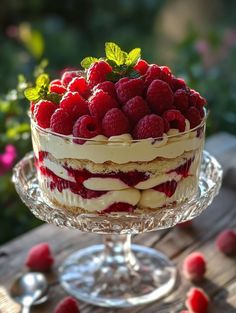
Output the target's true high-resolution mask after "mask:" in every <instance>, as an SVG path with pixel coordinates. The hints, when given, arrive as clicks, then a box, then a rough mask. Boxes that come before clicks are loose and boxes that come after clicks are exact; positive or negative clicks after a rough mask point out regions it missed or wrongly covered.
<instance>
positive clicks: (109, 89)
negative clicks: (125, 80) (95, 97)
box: [93, 81, 116, 99]
mask: <svg viewBox="0 0 236 313" xmlns="http://www.w3.org/2000/svg"><path fill="white" fill-rule="evenodd" d="M93 90H94V92H96V91H97V90H103V91H105V92H106V93H108V94H109V95H110V96H111V97H112V98H114V99H116V88H115V84H114V83H113V82H110V81H105V82H102V83H99V84H97V85H96V86H95V87H94V88H93Z"/></svg>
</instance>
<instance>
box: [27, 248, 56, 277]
mask: <svg viewBox="0 0 236 313" xmlns="http://www.w3.org/2000/svg"><path fill="white" fill-rule="evenodd" d="M53 263H54V258H53V255H52V252H51V249H50V246H49V244H48V243H47V242H42V243H39V244H37V245H35V246H33V247H32V248H31V249H30V250H29V252H28V254H27V257H26V260H25V265H26V266H27V267H28V268H30V269H31V270H33V271H43V272H46V271H48V270H49V269H50V268H51V267H52V265H53Z"/></svg>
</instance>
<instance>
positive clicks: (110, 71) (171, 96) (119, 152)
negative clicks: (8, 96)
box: [25, 43, 206, 214]
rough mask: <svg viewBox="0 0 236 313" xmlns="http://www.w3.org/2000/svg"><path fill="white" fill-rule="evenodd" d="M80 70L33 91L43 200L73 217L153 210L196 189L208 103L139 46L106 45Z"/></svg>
mask: <svg viewBox="0 0 236 313" xmlns="http://www.w3.org/2000/svg"><path fill="white" fill-rule="evenodd" d="M105 52H106V57H105V58H100V59H96V58H93V57H88V58H85V59H84V60H83V61H82V62H81V65H82V66H83V67H84V70H83V71H81V70H72V71H65V72H64V73H63V75H62V77H60V78H59V79H56V80H53V81H51V82H50V81H49V80H48V76H47V75H45V74H43V75H41V76H40V77H39V78H38V79H37V81H36V87H32V88H28V89H27V90H26V92H25V94H26V96H27V97H28V98H29V99H30V100H31V126H32V141H33V149H34V153H35V164H36V168H37V175H38V181H39V185H40V188H41V190H42V193H43V195H44V198H45V199H46V200H47V201H50V203H52V204H53V205H54V206H56V207H57V208H61V209H63V210H69V211H73V212H75V213H78V214H80V213H100V214H105V213H106V214H111V213H113V212H129V213H135V212H136V213H137V214H140V213H142V212H154V211H155V210H159V209H160V208H163V207H169V206H170V207H171V206H173V205H175V204H181V203H182V202H184V201H188V200H190V199H191V198H193V197H194V195H195V194H196V192H197V189H198V179H199V171H200V164H201V155H202V149H203V145H204V132H205V119H206V117H205V110H204V105H205V104H206V100H205V99H204V98H203V97H202V96H201V95H200V94H199V93H198V92H196V91H195V90H193V89H191V88H189V87H188V86H187V85H186V83H185V81H184V80H183V79H180V78H177V77H175V76H174V74H173V73H172V72H171V70H170V69H169V68H168V67H167V66H159V65H156V64H148V63H147V62H146V61H144V60H143V59H141V58H140V49H138V48H136V49H133V50H132V51H130V52H129V53H126V52H124V51H122V50H121V49H120V48H119V47H118V46H117V45H115V44H114V43H107V44H106V47H105Z"/></svg>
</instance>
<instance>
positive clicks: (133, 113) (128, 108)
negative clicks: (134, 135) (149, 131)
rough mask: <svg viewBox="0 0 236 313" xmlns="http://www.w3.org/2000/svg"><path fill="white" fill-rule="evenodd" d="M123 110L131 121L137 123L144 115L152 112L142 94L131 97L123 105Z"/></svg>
mask: <svg viewBox="0 0 236 313" xmlns="http://www.w3.org/2000/svg"><path fill="white" fill-rule="evenodd" d="M122 110H123V112H124V113H125V115H126V116H127V117H128V119H129V121H131V122H132V123H135V124H136V123H137V122H138V121H139V120H140V119H141V118H142V117H144V116H145V115H147V114H149V113H150V110H149V107H148V105H147V103H146V101H145V100H144V99H143V98H142V97H140V96H136V97H134V98H132V99H130V100H129V101H128V102H127V103H126V104H125V105H124V106H123V108H122Z"/></svg>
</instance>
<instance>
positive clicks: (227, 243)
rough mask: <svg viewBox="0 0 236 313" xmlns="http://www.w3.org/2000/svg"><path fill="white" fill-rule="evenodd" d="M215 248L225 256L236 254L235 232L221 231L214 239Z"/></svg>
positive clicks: (229, 230)
mask: <svg viewBox="0 0 236 313" xmlns="http://www.w3.org/2000/svg"><path fill="white" fill-rule="evenodd" d="M216 246H217V248H218V249H219V250H220V251H221V252H223V253H224V254H226V255H232V254H235V253H236V231H234V230H233V229H226V230H224V231H222V232H221V233H220V234H219V235H218V236H217V238H216Z"/></svg>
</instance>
